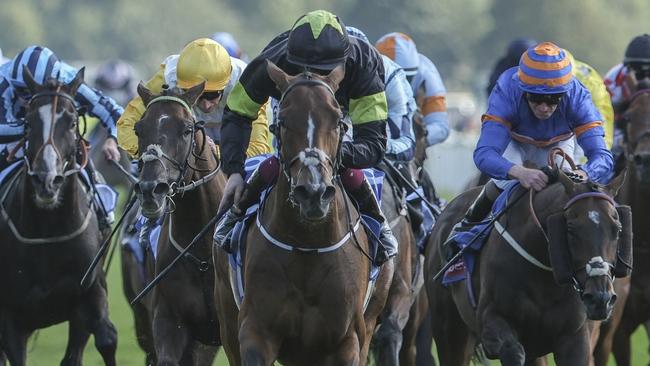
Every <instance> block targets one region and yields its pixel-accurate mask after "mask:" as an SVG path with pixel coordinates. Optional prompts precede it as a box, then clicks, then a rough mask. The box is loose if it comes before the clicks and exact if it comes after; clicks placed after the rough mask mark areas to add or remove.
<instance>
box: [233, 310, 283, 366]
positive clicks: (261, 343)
mask: <svg viewBox="0 0 650 366" xmlns="http://www.w3.org/2000/svg"><path fill="white" fill-rule="evenodd" d="M242 319H243V320H242V322H241V327H240V329H239V344H240V345H241V346H240V347H241V348H240V349H241V360H242V365H243V366H268V365H273V362H274V361H275V360H276V359H277V355H278V348H279V342H276V340H275V339H274V338H273V337H272V336H271V335H270V334H269V333H268V332H267V331H266V330H264V329H262V328H261V327H260V326H259V325H258V322H257V321H255V320H254V319H252V318H251V316H250V315H249V316H248V317H244V318H242Z"/></svg>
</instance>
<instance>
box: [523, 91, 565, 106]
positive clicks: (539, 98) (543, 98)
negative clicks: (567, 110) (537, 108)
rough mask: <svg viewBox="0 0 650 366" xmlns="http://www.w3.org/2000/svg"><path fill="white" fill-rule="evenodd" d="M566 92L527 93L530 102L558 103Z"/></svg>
mask: <svg viewBox="0 0 650 366" xmlns="http://www.w3.org/2000/svg"><path fill="white" fill-rule="evenodd" d="M563 96H564V93H559V94H535V93H526V99H528V101H529V102H531V103H535V104H542V103H546V104H548V105H558V104H560V102H561V101H562V97H563Z"/></svg>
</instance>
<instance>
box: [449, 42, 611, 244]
mask: <svg viewBox="0 0 650 366" xmlns="http://www.w3.org/2000/svg"><path fill="white" fill-rule="evenodd" d="M482 121H483V126H482V128H481V136H480V138H479V140H478V143H477V145H476V150H474V162H475V163H476V166H477V167H478V168H479V170H481V171H482V172H483V173H485V174H487V175H489V176H490V177H492V178H493V180H492V181H490V182H488V184H486V185H485V186H484V188H483V190H482V191H481V193H480V194H479V196H478V197H477V198H476V200H475V201H474V202H473V204H472V205H471V207H470V208H469V210H468V211H467V213H466V214H465V218H464V219H463V221H462V222H461V223H460V224H459V225H457V226H456V227H455V230H459V231H460V230H467V229H468V227H471V226H473V225H474V224H475V223H477V222H480V221H482V220H483V219H484V218H485V216H487V214H488V213H489V211H490V209H491V207H492V202H493V201H494V200H495V199H496V196H497V195H498V193H499V191H500V189H502V188H503V187H504V186H505V185H506V183H507V181H508V180H513V179H515V180H518V181H519V182H520V183H521V185H523V186H524V187H525V188H533V189H535V190H537V191H540V190H542V189H543V188H544V187H545V186H546V185H547V183H548V177H547V176H546V174H545V173H543V172H542V171H541V170H539V169H531V168H526V167H524V166H523V163H524V162H525V161H530V162H532V163H533V164H535V165H536V166H538V167H541V166H545V165H546V164H547V155H548V152H549V150H550V149H551V148H554V147H559V148H561V149H562V150H564V151H565V152H566V153H567V154H568V155H569V156H571V157H572V156H573V149H574V147H575V141H577V142H578V144H579V145H580V147H582V149H583V150H584V153H585V156H586V157H587V163H586V164H585V165H583V166H580V167H579V169H578V170H576V171H575V172H574V173H575V174H578V175H580V176H581V178H583V179H587V178H588V179H590V180H591V181H594V182H597V183H602V184H605V183H607V182H609V180H610V179H611V178H612V175H613V159H612V154H611V152H610V151H609V150H608V149H607V146H606V144H605V139H604V136H605V131H604V129H603V122H602V117H601V115H600V113H599V112H598V109H597V108H596V107H595V106H594V103H593V101H592V98H591V95H590V93H589V91H588V90H587V89H586V88H585V87H584V86H583V85H582V84H581V83H580V82H579V81H578V80H577V79H576V78H575V77H574V76H573V73H572V64H571V62H570V59H569V57H568V56H567V54H566V52H565V51H564V50H563V49H561V48H559V47H558V46H556V45H555V44H553V43H550V42H543V43H540V44H538V45H536V46H533V47H531V48H529V49H528V50H527V51H526V52H525V53H524V54H523V55H522V56H521V60H520V62H519V66H518V67H513V68H510V69H508V70H506V71H505V72H504V73H503V74H501V76H500V77H499V80H498V81H497V84H496V87H495V88H494V89H493V90H492V93H491V94H490V98H489V101H488V110H487V112H486V113H485V114H484V115H483V118H482ZM574 135H575V137H576V138H575V139H574V138H573V136H574ZM562 169H563V170H566V169H570V168H569V167H568V164H566V165H564V166H562Z"/></svg>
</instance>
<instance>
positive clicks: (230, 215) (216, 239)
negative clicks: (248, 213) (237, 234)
mask: <svg viewBox="0 0 650 366" xmlns="http://www.w3.org/2000/svg"><path fill="white" fill-rule="evenodd" d="M243 218H244V214H237V213H235V212H234V211H233V209H232V208H231V209H229V210H228V211H226V213H225V214H224V216H223V217H222V218H221V220H219V222H218V223H217V227H216V228H215V230H214V236H213V237H212V241H213V243H214V246H215V247H218V248H221V249H223V250H225V251H226V252H228V253H230V252H231V246H230V239H231V236H232V235H231V233H232V230H233V229H234V228H235V225H236V224H237V222H239V221H241V219H243Z"/></svg>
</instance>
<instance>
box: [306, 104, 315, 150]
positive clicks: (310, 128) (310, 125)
mask: <svg viewBox="0 0 650 366" xmlns="http://www.w3.org/2000/svg"><path fill="white" fill-rule="evenodd" d="M307 141H309V147H310V148H312V147H314V119H313V118H311V113H309V118H307Z"/></svg>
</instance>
